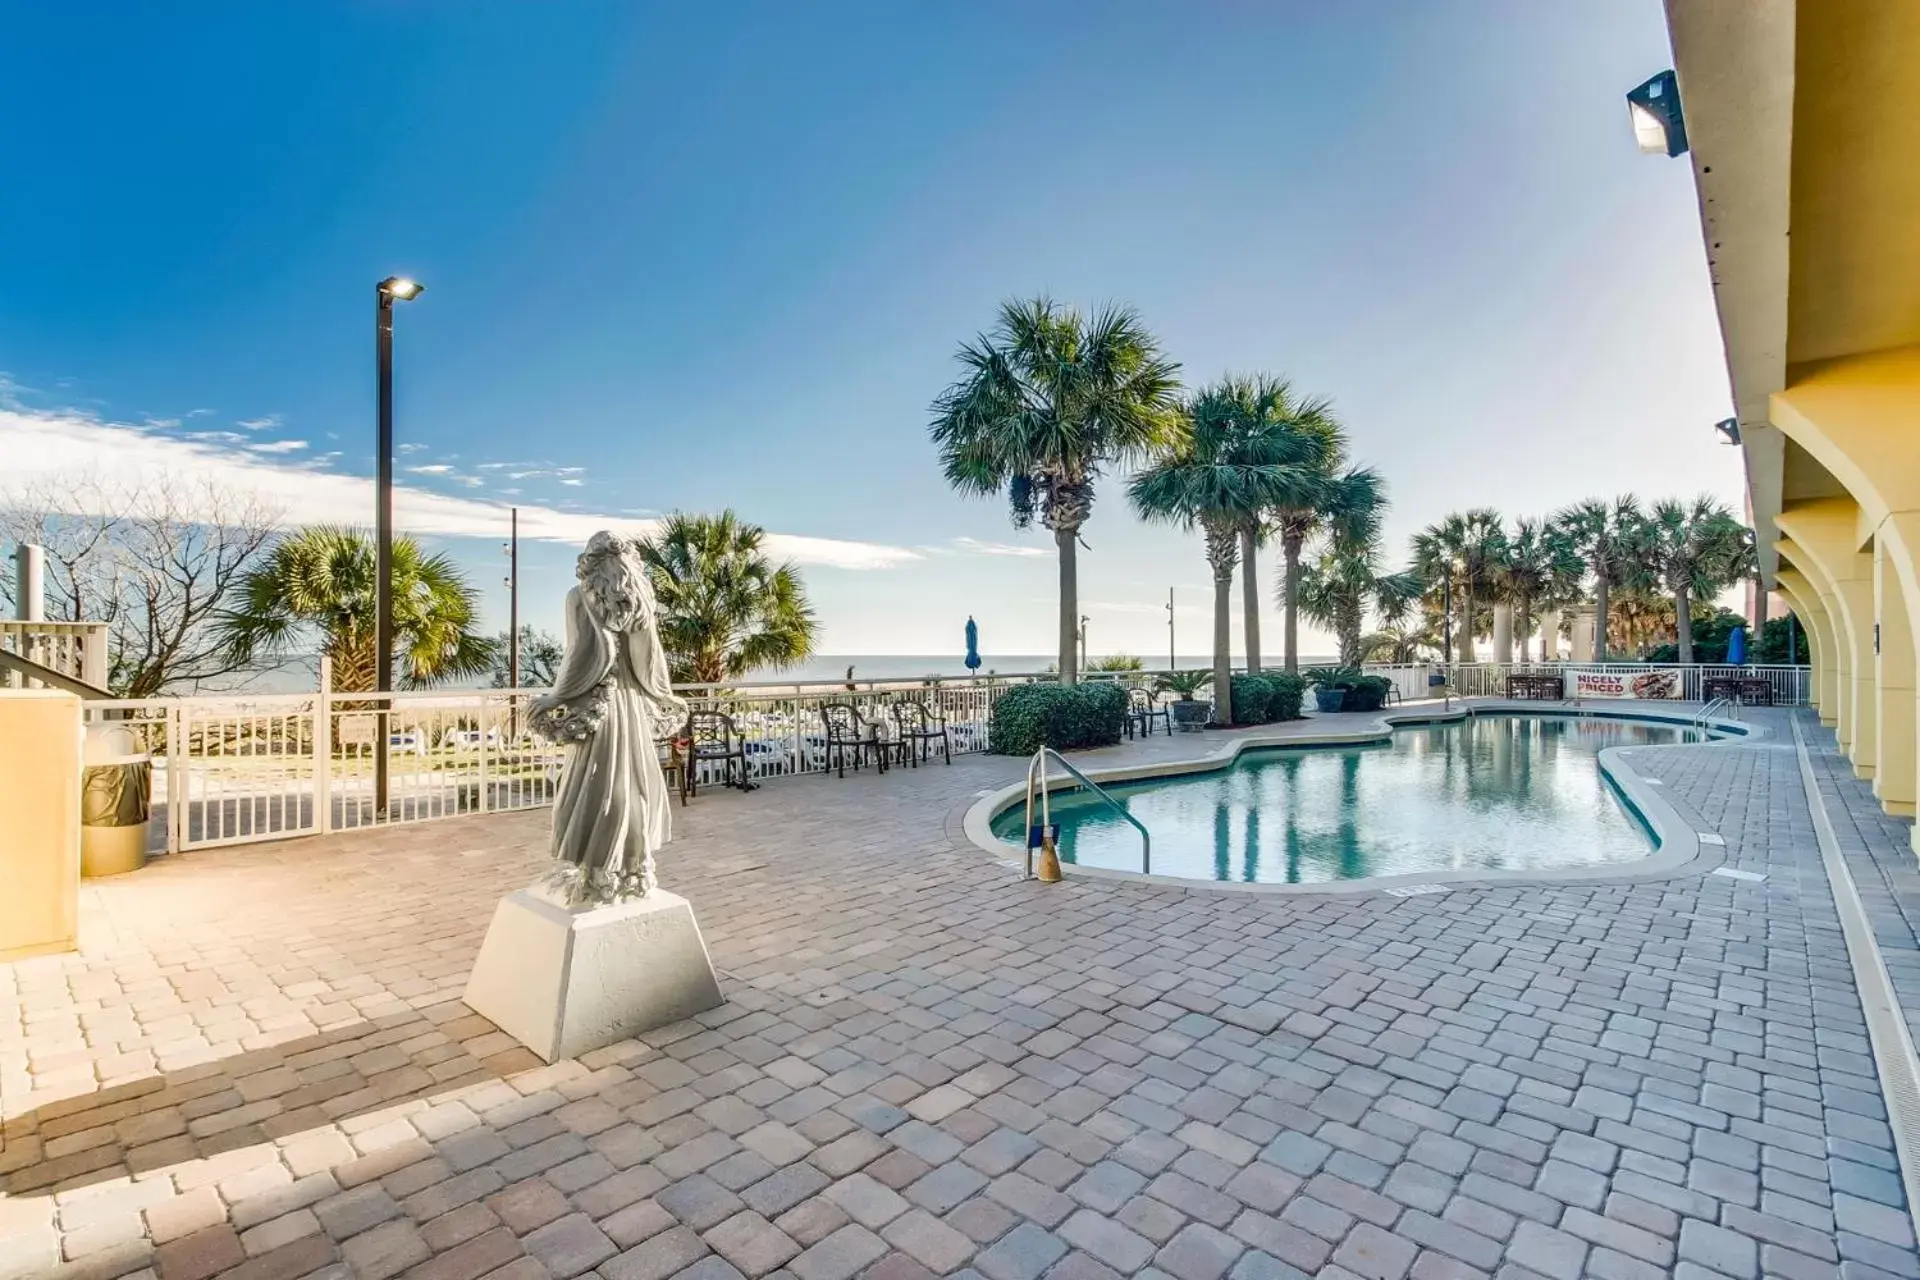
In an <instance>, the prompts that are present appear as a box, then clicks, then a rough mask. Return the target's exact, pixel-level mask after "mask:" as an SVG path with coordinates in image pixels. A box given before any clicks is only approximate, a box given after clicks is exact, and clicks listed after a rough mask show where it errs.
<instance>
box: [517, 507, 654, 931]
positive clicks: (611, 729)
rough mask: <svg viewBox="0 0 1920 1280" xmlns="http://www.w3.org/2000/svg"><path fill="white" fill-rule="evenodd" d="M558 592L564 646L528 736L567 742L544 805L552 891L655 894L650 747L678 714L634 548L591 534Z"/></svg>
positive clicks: (585, 902)
mask: <svg viewBox="0 0 1920 1280" xmlns="http://www.w3.org/2000/svg"><path fill="white" fill-rule="evenodd" d="M575 571H576V573H577V574H578V576H579V579H580V585H579V586H577V587H575V588H574V589H573V590H571V591H569V592H567V650H566V657H565V659H564V660H563V661H562V663H561V666H560V673H559V675H558V676H556V677H555V678H554V682H553V691H552V692H551V693H549V694H547V695H546V696H545V697H543V698H540V699H537V700H536V701H535V702H534V704H533V715H532V724H533V728H534V730H535V732H537V733H540V734H541V735H542V736H544V737H547V738H551V739H553V740H554V741H557V742H564V743H565V744H567V760H566V766H565V768H564V769H563V771H562V772H561V775H560V786H559V789H558V791H557V792H556V793H555V795H554V800H553V856H554V859H555V860H556V862H557V863H558V864H559V865H558V866H557V867H556V868H555V870H554V871H553V873H552V874H551V875H550V876H549V877H548V878H547V882H546V883H547V886H548V888H549V889H551V890H554V891H556V892H557V893H558V894H559V895H560V896H561V897H562V899H563V900H564V901H566V902H567V903H568V904H570V905H573V906H601V905H605V904H607V903H613V902H624V901H627V900H629V899H632V898H641V897H645V896H646V895H647V894H649V893H651V892H653V888H654V875H653V854H654V850H656V849H658V848H660V846H662V845H664V844H665V843H666V842H667V840H668V838H669V835H670V832H671V821H672V818H671V814H672V811H671V809H670V807H669V796H668V793H667V780H666V775H665V774H663V773H662V772H661V769H660V756H659V752H658V749H657V747H656V746H655V744H656V743H657V742H659V741H660V740H661V739H663V738H666V737H670V736H671V735H672V734H673V733H674V731H675V730H676V729H678V727H679V726H680V724H681V723H682V722H683V721H684V720H685V719H686V717H687V704H686V703H685V702H684V701H683V700H682V699H680V698H679V697H677V696H676V695H675V694H674V692H673V686H672V684H671V682H670V681H669V679H668V675H667V658H666V654H665V653H664V652H663V651H662V650H661V647H660V632H659V622H658V617H657V606H656V604H655V601H654V595H653V588H652V586H651V585H650V584H649V583H648V582H647V571H646V566H645V565H644V564H643V563H642V562H641V559H640V555H639V550H638V548H637V547H636V546H635V544H634V543H632V542H631V541H628V540H626V539H623V538H620V537H619V536H617V535H615V534H612V533H605V532H602V533H596V534H594V535H593V537H592V539H591V540H590V541H589V542H588V543H587V549H586V550H585V551H584V552H582V553H581V555H580V559H579V561H578V564H577V566H576V570H575Z"/></svg>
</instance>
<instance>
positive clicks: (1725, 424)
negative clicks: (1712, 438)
mask: <svg viewBox="0 0 1920 1280" xmlns="http://www.w3.org/2000/svg"><path fill="white" fill-rule="evenodd" d="M1713 429H1714V430H1715V431H1718V432H1719V433H1720V434H1721V435H1722V436H1724V437H1726V441H1727V443H1728V444H1739V443H1740V419H1738V418H1722V419H1721V420H1720V421H1718V422H1716V423H1714V424H1713Z"/></svg>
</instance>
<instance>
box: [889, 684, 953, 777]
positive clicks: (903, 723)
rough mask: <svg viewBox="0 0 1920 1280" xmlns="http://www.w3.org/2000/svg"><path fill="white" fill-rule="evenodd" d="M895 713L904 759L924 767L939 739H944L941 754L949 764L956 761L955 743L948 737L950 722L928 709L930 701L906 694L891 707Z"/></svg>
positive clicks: (901, 758)
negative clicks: (954, 756)
mask: <svg viewBox="0 0 1920 1280" xmlns="http://www.w3.org/2000/svg"><path fill="white" fill-rule="evenodd" d="M888 710H889V711H891V712H892V713H893V723H894V726H895V727H896V728H898V729H899V731H900V762H901V763H902V764H910V765H912V766H913V767H914V768H916V769H918V768H919V767H920V762H921V761H922V760H925V759H927V758H928V757H929V756H930V754H931V752H932V748H933V743H934V740H935V739H938V740H939V742H940V754H941V755H942V756H944V757H945V758H946V761H947V763H948V764H952V763H953V745H952V742H951V741H950V740H949V739H948V737H947V722H946V720H945V718H944V717H941V716H937V715H935V714H934V713H933V712H931V711H929V710H928V709H927V704H926V703H924V702H922V701H920V699H918V698H902V699H901V700H899V701H897V702H895V703H894V704H893V705H892V706H890V707H889V708H888Z"/></svg>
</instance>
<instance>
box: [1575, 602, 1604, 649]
mask: <svg viewBox="0 0 1920 1280" xmlns="http://www.w3.org/2000/svg"><path fill="white" fill-rule="evenodd" d="M1594 638H1595V637H1594V634H1593V609H1592V607H1591V606H1586V607H1578V606H1576V607H1575V609H1574V610H1573V649H1572V654H1573V660H1574V661H1575V662H1593V661H1595V657H1594V655H1595V654H1596V653H1597V652H1598V650H1596V649H1595V648H1594Z"/></svg>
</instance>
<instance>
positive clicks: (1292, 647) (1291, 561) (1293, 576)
mask: <svg viewBox="0 0 1920 1280" xmlns="http://www.w3.org/2000/svg"><path fill="white" fill-rule="evenodd" d="M1301 541H1302V539H1301V537H1300V535H1299V534H1297V533H1289V534H1287V536H1286V537H1285V538H1284V539H1283V540H1282V541H1281V544H1280V545H1281V549H1282V551H1283V552H1284V554H1285V556H1286V562H1287V607H1286V610H1285V614H1284V618H1283V622H1282V626H1281V634H1280V641H1281V643H1282V644H1283V645H1284V646H1285V647H1286V651H1287V671H1288V673H1289V674H1297V673H1298V672H1299V670H1300V543H1301Z"/></svg>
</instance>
